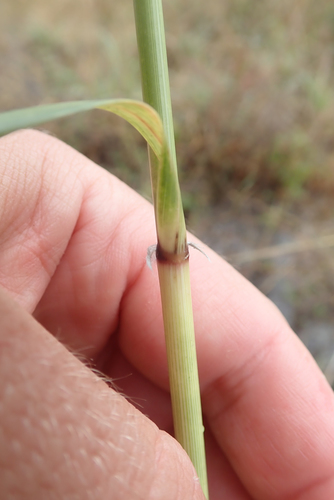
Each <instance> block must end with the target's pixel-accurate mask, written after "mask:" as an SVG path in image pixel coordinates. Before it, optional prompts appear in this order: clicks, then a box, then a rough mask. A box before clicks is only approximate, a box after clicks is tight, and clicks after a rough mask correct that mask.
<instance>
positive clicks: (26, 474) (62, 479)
mask: <svg viewBox="0 0 334 500" xmlns="http://www.w3.org/2000/svg"><path fill="white" fill-rule="evenodd" d="M0 381H1V383H0V464H2V466H1V467H0V498H15V499H18V500H19V499H23V498H34V499H35V500H39V499H43V500H48V499H51V498H52V500H54V499H59V500H60V499H66V498H80V499H82V500H85V499H87V500H88V499H95V498H113V499H114V500H121V499H126V500H132V499H136V500H137V499H138V500H139V499H145V500H148V499H149V500H154V499H159V500H164V499H166V500H167V499H168V500H181V499H182V500H187V499H189V500H190V499H191V500H203V499H204V496H203V494H202V492H201V489H200V486H199V482H198V479H197V478H196V474H195V472H194V469H193V467H192V464H191V463H190V460H189V459H188V457H187V455H186V454H185V452H184V451H183V450H182V449H181V447H180V446H179V445H178V443H176V441H174V440H173V438H171V437H170V436H169V435H168V434H166V433H164V432H162V431H159V429H158V428H157V427H156V426H155V425H154V424H153V423H152V422H151V421H150V420H149V419H147V418H146V417H145V416H144V415H142V414H141V413H140V412H138V411H137V410H136V409H135V408H134V407H133V406H132V405H131V404H130V403H128V402H127V401H126V399H125V398H123V397H122V396H121V395H120V394H118V393H117V392H115V391H114V390H113V389H111V388H109V387H108V386H107V385H106V384H105V382H103V381H102V380H101V379H99V378H98V377H97V376H96V375H95V374H94V373H93V372H92V371H91V370H89V369H88V368H87V367H86V366H84V365H83V364H82V363H81V362H80V361H79V360H78V359H77V358H76V357H75V356H73V355H72V354H71V353H70V352H69V351H67V349H66V348H65V347H64V346H63V345H61V344H60V343H59V342H58V341H57V340H56V339H55V338H54V337H52V335H51V334H49V333H48V332H47V331H46V330H44V329H43V328H42V327H41V326H40V325H39V324H38V323H37V322H36V321H35V320H34V319H33V318H32V317H31V316H30V315H29V314H28V313H27V312H25V311H24V310H23V309H22V308H20V306H19V305H17V304H16V303H15V302H14V301H13V300H12V298H10V297H9V295H7V293H6V292H4V290H3V289H0Z"/></svg>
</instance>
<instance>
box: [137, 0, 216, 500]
mask: <svg viewBox="0 0 334 500" xmlns="http://www.w3.org/2000/svg"><path fill="white" fill-rule="evenodd" d="M133 3H134V11H135V20H136V30H137V40H138V51H139V58H140V66H141V74H142V87H143V98H144V101H146V102H147V103H148V104H150V105H151V106H152V107H153V108H155V109H156V111H157V112H158V113H159V115H160V116H161V119H162V123H163V126H164V132H165V136H166V142H167V146H168V149H169V156H170V161H171V163H172V170H170V169H164V168H160V170H159V169H158V168H156V167H157V164H156V159H155V157H154V155H153V154H152V153H150V162H151V176H152V187H153V202H154V206H155V212H156V225H157V235H158V246H157V263H158V271H159V281H160V291H161V302H162V311H163V319H164V329H165V339H166V349H167V359H168V367H169V379H170V391H171V400H172V409H173V420H174V430H175V437H176V439H177V440H178V441H179V442H180V444H181V445H182V446H183V448H184V449H185V451H186V452H187V453H188V455H189V457H190V459H191V460H192V462H193V464H194V466H195V469H196V472H197V474H198V477H199V480H200V483H201V486H202V489H203V492H204V494H205V495H206V497H207V498H208V482H207V472H206V458H205V446H204V427H203V420H202V409H201V399H200V388H199V380H198V369H197V358H196V346H195V333H194V321H193V312H192V303H191V290H190V277H189V257H188V245H187V239H186V228H185V221H184V215H183V210H182V202H181V194H180V188H179V184H178V181H177V182H176V183H175V182H174V180H175V179H174V177H176V179H177V163H176V154H175V141H174V130H173V119H172V106H171V97H170V89H169V77H168V65H167V53H166V41H165V31H164V21H163V10H162V2H161V0H134V1H133ZM164 170H165V171H164ZM157 176H160V178H159V179H157ZM155 186H159V187H160V190H158V191H157V190H156V189H155ZM162 200H163V202H162ZM159 206H163V208H164V211H165V212H166V213H167V214H169V213H170V214H172V213H176V217H175V216H174V217H173V216H172V215H170V216H168V217H165V218H160V219H159V210H157V207H159ZM169 219H170V220H172V221H173V224H169V222H168V221H169ZM160 220H162V223H160V222H159V221H160ZM175 221H176V223H174V222H175Z"/></svg>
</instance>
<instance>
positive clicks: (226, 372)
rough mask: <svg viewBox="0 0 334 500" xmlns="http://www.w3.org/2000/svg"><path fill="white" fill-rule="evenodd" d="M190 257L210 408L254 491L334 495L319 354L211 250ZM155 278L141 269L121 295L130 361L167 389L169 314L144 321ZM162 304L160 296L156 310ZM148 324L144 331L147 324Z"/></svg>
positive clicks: (328, 402) (333, 407)
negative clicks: (164, 320)
mask: <svg viewBox="0 0 334 500" xmlns="http://www.w3.org/2000/svg"><path fill="white" fill-rule="evenodd" d="M206 251H207V252H208V253H209V255H210V258H211V264H209V263H207V262H206V261H205V259H204V258H203V257H201V256H200V255H196V254H194V253H193V254H192V256H191V262H192V264H191V273H192V288H193V302H194V312H195V325H196V336H197V349H198V363H199V370H200V379H201V386H202V393H203V406H204V412H205V414H206V416H207V418H208V422H209V425H210V427H211V429H212V432H213V434H214V435H215V437H216V439H217V440H218V442H219V443H220V446H221V448H222V449H223V450H224V453H225V455H226V456H227V458H228V459H229V460H230V462H231V463H232V465H233V467H234V469H235V470H236V471H237V473H238V475H239V477H240V478H241V480H242V481H243V483H244V485H245V486H246V487H247V490H248V491H249V492H250V494H251V495H252V496H254V498H259V499H263V498H271V499H281V498H284V499H290V498H291V499H294V500H297V499H298V500H306V499H307V500H309V499H310V500H311V499H312V500H314V499H319V500H320V499H322V498H331V497H332V496H333V495H334V399H333V392H332V390H331V388H330V387H329V386H328V384H327V382H326V380H325V379H324V377H323V375H322V374H321V372H320V370H319V369H318V367H317V366H316V364H315V362H314V360H313V359H312V357H311V356H310V354H309V353H308V351H307V350H306V349H305V347H304V346H303V345H302V344H301V342H300V341H299V340H298V338H297V337H296V336H295V334H294V333H293V332H292V331H291V330H290V328H289V326H288V325H287V323H286V322H285V320H284V319H283V317H282V316H281V315H280V313H279V312H278V311H277V309H276V308H275V307H274V306H273V305H272V304H271V303H270V302H269V301H268V300H267V299H266V298H265V297H263V296H262V295H261V294H260V293H259V292H258V291H257V290H255V288H254V287H253V286H252V285H251V284H250V283H248V282H247V281H246V280H245V279H244V278H243V277H241V276H240V275H239V274H238V273H236V271H235V270H233V269H232V268H231V267H230V266H229V265H228V264H227V263H225V262H224V261H223V260H222V259H220V258H219V257H218V256H217V255H215V254H214V253H213V252H211V251H210V250H209V249H206ZM149 289H152V278H151V277H150V276H149V275H148V274H147V273H146V274H144V273H143V274H142V275H141V276H140V279H138V280H137V282H136V284H135V286H134V287H132V288H131V290H130V292H129V293H128V294H127V295H126V297H125V299H124V300H123V302H122V310H121V316H120V328H119V335H120V343H121V347H122V349H123V352H124V353H125V355H126V356H127V358H128V359H129V360H130V361H131V362H132V363H133V364H134V365H135V366H136V367H137V369H138V370H140V371H141V372H142V373H144V374H145V375H146V376H147V377H148V378H150V379H151V380H155V381H156V382H157V383H159V385H161V386H162V387H167V384H168V381H167V376H166V371H167V370H166V367H165V365H164V363H165V357H164V347H163V338H162V336H160V335H158V334H157V332H159V331H160V330H161V328H162V326H161V318H160V317H159V318H157V317H156V316H155V315H154V314H153V318H154V320H152V317H149V316H147V317H146V318H143V314H142V311H143V310H145V309H147V302H148V299H147V297H148V294H149ZM157 308H159V302H158V298H156V300H155V301H154V300H153V299H152V298H151V299H150V309H151V310H155V309H157ZM138 325H140V328H138Z"/></svg>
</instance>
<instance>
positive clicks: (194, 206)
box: [0, 0, 334, 383]
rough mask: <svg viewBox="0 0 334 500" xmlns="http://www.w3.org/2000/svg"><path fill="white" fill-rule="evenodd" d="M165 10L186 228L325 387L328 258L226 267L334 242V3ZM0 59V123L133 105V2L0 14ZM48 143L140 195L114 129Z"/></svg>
mask: <svg viewBox="0 0 334 500" xmlns="http://www.w3.org/2000/svg"><path fill="white" fill-rule="evenodd" d="M164 7H165V20H166V34H167V49H168V57H169V64H170V80H171V88H172V99H173V107H174V115H175V130H176V141H177V151H178V159H179V165H180V178H181V184H182V190H183V197H184V205H185V210H186V214H187V218H188V221H189V225H190V228H191V229H193V230H194V231H195V233H196V234H197V235H199V236H200V237H202V238H203V239H204V240H205V241H206V242H208V243H209V244H210V245H211V246H213V247H214V248H215V249H216V250H217V251H218V252H219V253H221V254H223V255H227V256H228V258H229V259H230V260H231V262H232V263H235V265H237V267H238V269H239V270H240V272H242V273H243V274H244V275H246V276H247V278H249V279H250V280H251V281H253V282H254V283H255V284H256V285H257V286H258V287H259V288H260V289H261V290H262V291H263V292H264V293H266V294H267V295H268V296H269V297H270V298H271V299H272V300H274V302H276V304H277V305H278V306H279V307H280V309H281V310H282V312H283V313H284V314H285V316H286V317H287V319H288V321H289V322H290V324H291V325H292V327H293V328H294V329H295V330H296V331H297V333H298V334H299V335H300V336H301V338H302V339H303V340H304V342H305V343H306V344H307V345H308V347H309V348H310V349H311V351H312V352H313V354H314V355H315V356H316V359H317V361H318V363H319V364H320V365H321V367H322V368H323V369H324V370H325V372H326V374H327V376H328V377H329V379H330V380H331V382H332V383H333V382H334V356H333V352H334V333H333V332H334V309H333V305H334V250H333V248H334V247H333V246H330V245H328V246H327V247H326V248H323V249H321V250H319V249H316V250H314V249H312V248H311V249H309V250H307V251H305V250H303V251H302V252H296V251H289V252H288V251H287V252H285V251H283V252H282V254H281V255H280V256H279V257H276V258H272V257H271V258H260V255H259V258H256V257H255V259H254V258H253V260H251V261H250V259H247V257H246V258H243V259H240V258H238V256H237V255H236V254H239V253H240V252H245V251H246V252H247V251H251V250H254V249H260V248H263V247H268V246H277V245H278V246H280V245H285V244H286V243H288V244H289V243H291V242H296V241H297V242H300V241H304V240H307V241H308V242H309V248H310V247H312V244H314V246H316V245H317V243H319V241H320V242H321V241H322V240H321V237H322V236H324V235H328V234H334V223H333V215H334V196H333V193H334V4H333V2H331V1H330V0H295V1H294V2H291V1H290V0H289V1H288V0H280V1H279V2H277V0H258V1H252V0H224V2H222V1H219V0H205V1H200V0H191V1H190V0H168V1H166V2H165V3H164ZM0 48H1V59H0V108H1V110H7V109H12V108H17V107H23V106H29V105H34V104H40V103H47V102H56V101H59V100H76V99H87V98H88V99H89V98H109V97H129V98H139V99H140V98H141V90H140V75H139V65H138V60H137V48H136V38H135V28H134V19H133V12H132V2H131V0H124V1H123V2H120V1H118V0H78V1H76V2H74V1H73V0H58V1H57V2H52V3H51V2H45V1H44V0H43V1H42V0H30V1H29V2H26V1H25V0H11V1H10V0H4V1H3V2H1V5H0ZM43 129H45V130H48V131H49V132H50V133H52V134H54V135H56V136H57V137H59V138H60V139H62V140H64V141H66V142H67V143H69V144H70V145H72V146H73V147H75V148H77V149H78V150H80V151H81V152H82V153H84V154H85V155H87V156H88V157H90V158H92V159H93V160H94V161H96V162H97V163H99V164H100V165H102V166H104V167H105V168H107V169H108V170H110V171H111V172H113V173H114V174H115V175H117V176H118V177H120V178H121V179H123V180H124V181H125V182H127V183H128V184H130V185H131V186H132V187H134V188H135V189H136V190H137V191H139V192H141V193H142V194H143V195H144V196H149V195H150V194H149V193H150V183H149V178H148V169H147V155H146V146H145V144H144V143H143V142H142V140H141V138H140V137H139V136H138V134H137V133H136V132H135V131H134V130H132V129H131V127H129V126H128V125H127V124H125V123H123V122H122V121H121V120H120V119H118V118H116V117H111V116H109V115H108V114H107V113H101V112H91V113H86V114H82V115H79V116H77V117H74V118H71V119H66V120H65V119H64V120H61V121H58V122H56V123H52V124H47V125H46V126H45V127H43ZM282 248H283V249H284V248H285V247H284V246H283V247H282Z"/></svg>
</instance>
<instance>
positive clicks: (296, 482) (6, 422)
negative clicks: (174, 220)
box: [0, 131, 334, 500]
mask: <svg viewBox="0 0 334 500" xmlns="http://www.w3.org/2000/svg"><path fill="white" fill-rule="evenodd" d="M0 165H1V168H0V182H1V191H0V193H1V196H0V213H1V217H0V284H1V288H0V497H1V498H6V499H9V500H12V499H13V500H14V499H15V500H16V499H17V500H18V499H30V498H34V499H35V500H39V499H43V500H45V499H46V500H48V499H66V500H67V499H68V500H72V499H73V500H76V499H80V500H81V499H82V500H85V499H97V498H101V499H102V498H112V499H113V500H121V499H127V500H134V499H145V500H158V499H159V500H164V499H166V500H167V499H168V500H187V499H191V500H195V499H196V500H199V499H203V495H202V493H201V490H200V487H199V483H198V480H197V479H196V475H195V473H194V470H193V468H192V465H191V463H190V461H189V459H188V458H187V456H186V455H185V453H184V452H183V450H182V449H181V447H180V446H179V445H178V444H177V443H176V442H175V440H174V439H173V438H172V437H171V435H170V433H171V432H172V417H171V408H170V400H169V395H168V374H167V366H166V354H165V347H164V338H163V330H162V319H161V306H160V299H159V290H158V279H157V272H156V269H154V270H153V272H152V271H150V270H149V269H148V268H147V266H146V264H145V254H146V249H147V247H148V246H149V245H151V244H152V243H154V241H155V229H154V219H153V210H152V207H151V205H150V204H149V203H148V202H146V201H145V200H143V199H142V198H141V197H140V196H139V195H138V194H136V193H135V192H134V191H132V190H131V189H130V188H129V187H127V186H126V185H124V184H123V183H121V182H120V181H119V180H118V179H116V178H115V177H113V176H112V175H110V174H109V173H107V172H106V171H104V170H103V169H101V168H99V167H98V166H96V165H95V164H93V163H92V162H90V161H89V160H87V159H86V158H84V157H83V156H82V155H80V154H79V153H77V152H75V151H74V150H72V149H71V148H69V147H68V146H66V145H65V144H63V143H61V142H60V141H58V140H56V139H54V138H52V137H49V136H47V135H44V134H42V133H39V132H35V131H24V132H18V133H14V134H11V135H9V136H7V137H4V138H2V139H1V140H0ZM190 241H195V242H196V239H195V238H194V237H192V236H191V237H190ZM202 247H204V250H205V252H206V253H208V255H209V256H210V259H211V263H209V262H208V261H207V260H206V259H205V258H204V257H203V256H202V255H201V254H199V253H198V252H196V251H194V250H192V251H191V275H192V288H193V302H194V312H195V325H196V337H197V346H198V363H199V372H200V381H201V392H202V399H203V412H204V418H205V425H206V438H207V452H208V471H209V483H210V498H211V500H216V499H217V500H218V499H222V498H226V499H229V500H251V499H253V500H255V499H256V500H264V499H266V500H267V499H270V500H278V499H279V500H283V499H284V500H324V499H330V498H334V397H333V392H332V390H331V388H330V387H329V385H328V384H327V382H326V380H325V378H324V377H323V375H322V374H321V372H320V371H319V369H318V368H317V365H316V363H315V362H314V360H313V358H312V357H311V355H310V354H309V352H308V351H307V350H306V348H305V347H304V346H303V345H302V344H301V342H300V341H299V339H298V338H297V336H296V335H295V334H294V333H293V332H292V331H291V329H290V328H289V326H288V325H287V323H286V321H285V320H284V318H283V317H282V316H281V314H280V313H279V312H278V310H277V309H276V308H275V306H274V305H273V304H272V303H271V302H270V301H269V300H267V299H266V298H265V297H264V296H263V295H262V294H261V293H260V292H259V291H258V290H256V289H255V288H254V287H253V286H252V285H251V284H250V283H248V282H247V281H246V280H245V279H244V278H243V277H242V276H240V275H239V274H238V273H237V272H236V271H235V270H234V269H233V268H232V267H231V266H230V265H229V264H228V263H226V262H225V261H224V260H222V259H221V258H220V257H219V256H217V255H216V254H215V253H214V252H212V251H211V250H210V249H208V248H205V246H204V245H202ZM65 346H66V347H65ZM78 358H79V359H78ZM84 360H86V362H83V361H84ZM87 360H88V361H87ZM87 365H89V366H87ZM92 367H95V368H96V369H98V370H99V371H100V372H101V373H103V374H104V378H105V380H103V377H101V376H100V377H99V376H97V374H96V373H95V370H92V369H91V368H92ZM109 379H112V381H113V382H111V383H110V382H108V380H109ZM122 394H123V395H122ZM125 396H126V397H125ZM136 407H137V408H136Z"/></svg>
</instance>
